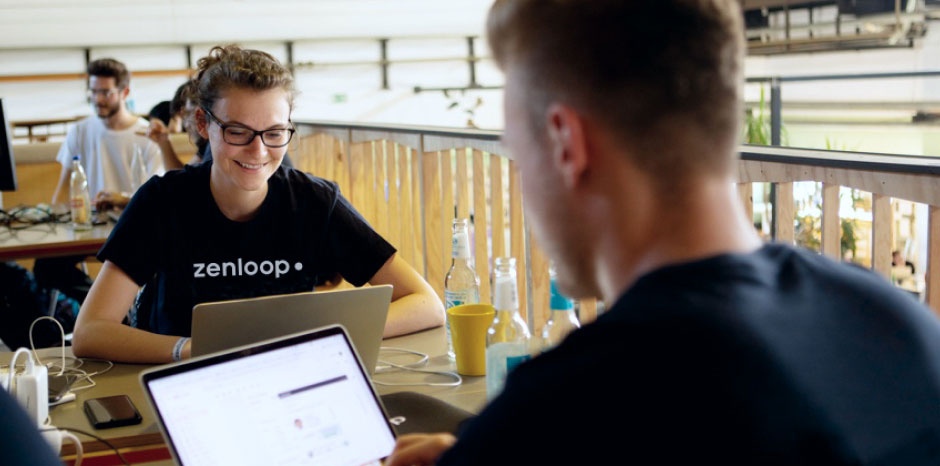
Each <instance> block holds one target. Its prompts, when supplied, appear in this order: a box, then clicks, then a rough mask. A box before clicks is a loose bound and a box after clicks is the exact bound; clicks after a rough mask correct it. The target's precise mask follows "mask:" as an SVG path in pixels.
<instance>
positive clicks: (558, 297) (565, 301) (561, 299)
mask: <svg viewBox="0 0 940 466" xmlns="http://www.w3.org/2000/svg"><path fill="white" fill-rule="evenodd" d="M551 294H552V299H551V303H550V304H549V306H550V307H551V309H555V310H559V311H570V310H571V309H574V301H572V300H571V298H569V297H567V296H565V295H563V294H561V292H560V291H558V284H557V282H556V281H555V280H552V285H551Z"/></svg>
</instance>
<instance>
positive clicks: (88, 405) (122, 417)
mask: <svg viewBox="0 0 940 466" xmlns="http://www.w3.org/2000/svg"><path fill="white" fill-rule="evenodd" d="M85 415H86V416H88V421H89V422H91V425H92V426H93V427H94V428H95V429H108V428H111V427H121V426H132V425H134V424H140V422H141V421H142V420H143V419H142V418H141V417H140V413H139V412H138V411H137V407H136V406H134V403H133V402H131V399H130V398H129V397H128V396H127V395H115V396H106V397H103V398H94V399H91V400H85Z"/></svg>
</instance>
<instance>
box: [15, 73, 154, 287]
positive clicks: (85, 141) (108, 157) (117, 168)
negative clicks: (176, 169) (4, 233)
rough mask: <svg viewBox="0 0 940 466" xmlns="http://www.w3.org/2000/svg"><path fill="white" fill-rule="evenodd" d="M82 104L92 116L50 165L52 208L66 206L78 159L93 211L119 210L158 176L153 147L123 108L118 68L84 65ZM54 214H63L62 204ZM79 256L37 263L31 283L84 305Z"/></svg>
mask: <svg viewBox="0 0 940 466" xmlns="http://www.w3.org/2000/svg"><path fill="white" fill-rule="evenodd" d="M87 72H88V101H89V103H91V104H92V105H93V106H94V110H95V115H94V116H90V117H88V118H85V119H84V120H82V121H79V122H78V123H77V124H76V125H74V126H72V127H71V128H69V131H68V134H66V136H65V142H63V143H62V146H61V148H60V149H59V154H58V156H56V160H58V162H59V163H60V164H62V172H61V174H60V175H59V184H58V186H57V187H56V190H55V193H54V194H53V195H52V204H53V205H58V204H67V203H68V200H69V177H70V175H71V172H72V157H74V156H78V158H79V161H80V163H81V164H82V168H84V169H85V174H86V175H87V177H88V193H89V194H90V195H91V196H93V198H94V199H95V206H96V207H97V208H98V210H99V211H102V210H105V209H110V208H113V207H118V208H122V207H124V206H126V205H127V203H128V202H129V201H130V198H131V196H132V195H133V193H134V191H136V190H137V188H139V187H140V186H141V185H142V184H144V183H145V182H146V181H147V180H148V179H150V177H152V176H153V175H162V174H163V173H164V163H163V158H162V155H161V153H160V148H159V147H158V146H157V144H156V143H154V142H153V141H151V140H150V139H149V138H147V131H148V129H149V126H150V123H149V122H148V121H147V120H145V119H143V118H140V117H137V116H135V115H134V114H132V113H131V112H130V111H129V110H128V109H127V96H128V94H129V93H130V73H129V72H128V71H127V67H125V66H124V64H123V63H121V62H119V61H117V60H114V59H111V58H102V59H99V60H95V61H93V62H91V63H89V64H88V70H87ZM59 208H60V209H63V210H64V209H66V207H65V206H64V205H63V206H61V207H59ZM82 260H84V256H75V257H60V258H51V259H39V260H37V261H36V263H35V265H34V266H33V274H34V275H35V277H36V281H37V282H38V283H39V285H40V286H42V287H44V288H56V289H58V290H60V291H62V292H63V293H65V294H66V295H67V296H69V297H71V298H74V299H76V300H78V301H79V302H82V301H84V299H85V295H86V294H87V293H88V289H89V287H90V286H91V279H90V278H89V277H88V276H87V275H85V273H84V272H82V271H81V270H79V269H78V268H77V267H76V265H77V264H78V263H79V262H81V261H82Z"/></svg>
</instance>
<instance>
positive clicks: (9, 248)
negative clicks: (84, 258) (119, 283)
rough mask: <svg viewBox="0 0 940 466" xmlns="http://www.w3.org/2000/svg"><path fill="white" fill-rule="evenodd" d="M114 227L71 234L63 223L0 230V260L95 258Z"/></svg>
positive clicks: (100, 227) (69, 229)
mask: <svg viewBox="0 0 940 466" xmlns="http://www.w3.org/2000/svg"><path fill="white" fill-rule="evenodd" d="M113 228H114V225H113V224H105V225H98V226H96V227H94V228H92V229H91V230H89V231H74V230H73V229H72V227H71V226H69V225H68V224H65V223H49V224H41V225H34V226H31V227H29V228H26V229H23V230H13V229H10V228H6V227H0V261H12V260H17V259H30V258H32V259H38V258H41V257H63V256H78V255H88V256H93V255H95V254H96V253H97V252H98V250H99V249H101V246H103V245H104V243H105V241H106V240H107V239H108V235H110V234H111V229H113Z"/></svg>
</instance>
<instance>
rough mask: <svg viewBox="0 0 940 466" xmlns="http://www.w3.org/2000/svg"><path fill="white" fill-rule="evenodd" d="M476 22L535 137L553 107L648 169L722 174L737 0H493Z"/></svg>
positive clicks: (733, 92) (737, 74) (734, 115)
mask: <svg viewBox="0 0 940 466" xmlns="http://www.w3.org/2000/svg"><path fill="white" fill-rule="evenodd" d="M487 29H488V36H489V42H490V47H491V48H492V50H493V53H494V56H495V59H496V60H497V62H498V63H499V64H500V66H501V67H502V68H503V69H504V70H507V68H508V67H512V68H513V69H515V70H516V71H517V72H521V73H523V75H524V79H525V81H526V84H527V86H526V96H525V97H526V102H527V105H528V112H529V117H530V118H529V119H530V121H529V123H530V126H531V128H532V130H533V131H534V132H535V133H536V134H538V133H542V134H541V136H544V125H545V121H546V119H545V115H546V113H545V112H546V109H547V108H548V106H549V105H550V104H552V103H556V102H558V103H563V104H566V105H569V106H571V107H573V108H575V109H576V110H578V111H579V112H582V113H583V114H585V115H588V116H589V117H590V118H592V119H593V120H594V121H596V122H598V123H599V124H601V125H603V126H604V127H606V129H608V130H609V131H610V132H611V134H614V135H616V136H617V137H618V138H619V140H618V142H619V143H621V144H622V145H624V146H625V147H628V148H629V149H630V151H629V152H630V153H632V154H634V155H635V156H634V157H633V160H631V162H632V163H634V164H636V165H637V166H638V167H640V168H642V169H644V170H647V171H649V172H650V173H651V174H653V175H654V176H655V175H664V176H668V177H669V178H671V179H673V180H675V179H676V177H682V176H683V175H684V174H694V175H696V176H697V175H701V174H706V173H711V174H721V175H724V174H726V173H728V172H729V170H730V168H731V165H732V162H733V160H734V155H733V154H734V147H735V145H736V143H737V142H738V128H739V119H740V115H741V104H740V93H741V81H742V79H741V76H742V74H741V67H742V61H743V26H742V21H741V11H740V7H739V6H738V2H737V1H736V0H630V1H625V0H497V1H496V3H495V4H494V5H493V8H492V10H491V11H490V15H489V20H488V25H487ZM696 147H697V148H698V149H699V150H694V151H689V150H688V149H691V148H696Z"/></svg>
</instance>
